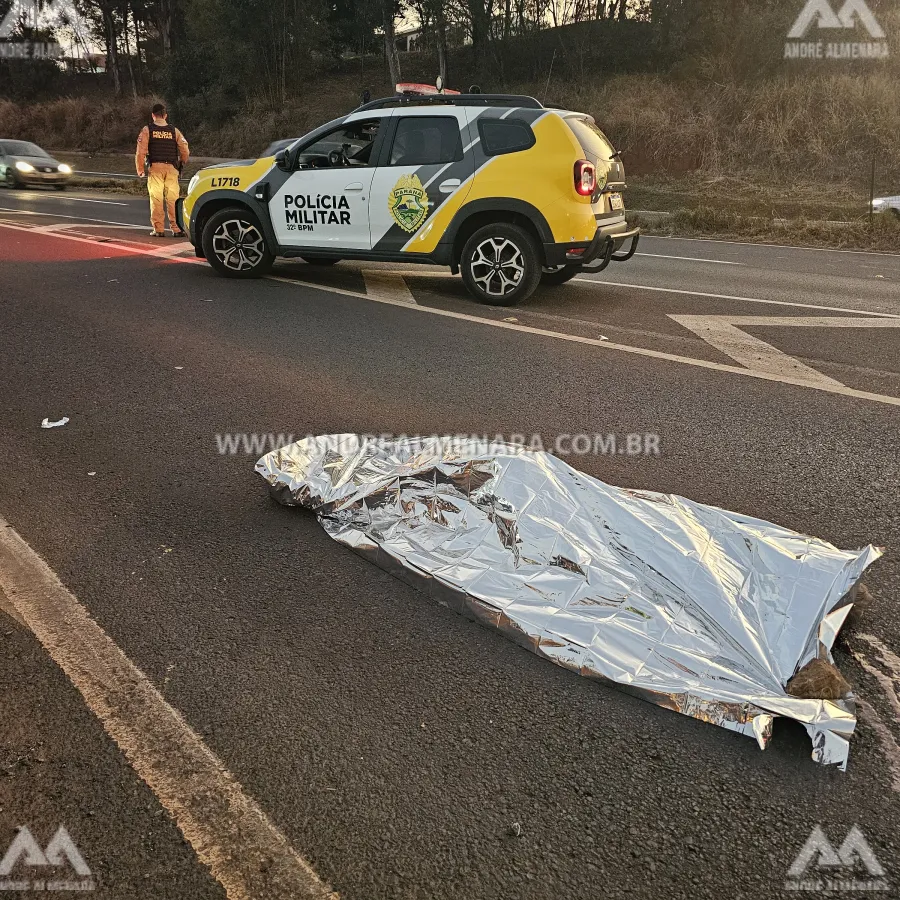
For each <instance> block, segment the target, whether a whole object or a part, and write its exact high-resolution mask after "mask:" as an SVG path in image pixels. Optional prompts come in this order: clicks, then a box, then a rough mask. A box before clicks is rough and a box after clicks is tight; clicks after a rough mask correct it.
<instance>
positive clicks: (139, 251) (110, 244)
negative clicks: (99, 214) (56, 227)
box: [0, 220, 208, 266]
mask: <svg viewBox="0 0 900 900" xmlns="http://www.w3.org/2000/svg"><path fill="white" fill-rule="evenodd" d="M0 228H8V229H10V230H11V231H22V232H24V233H26V234H34V233H35V232H38V233H42V232H41V230H40V229H39V228H35V227H34V226H31V225H28V226H23V225H12V224H10V223H9V222H4V221H2V220H0ZM43 233H44V234H46V235H47V236H48V237H55V238H62V239H63V240H66V241H75V242H76V243H78V244H93V245H94V246H95V247H104V248H105V249H107V250H124V251H125V252H127V253H134V254H136V255H137V256H153V257H156V258H157V259H159V258H160V253H158V252H157V250H159V249H161V248H155V247H148V248H147V249H144V247H143V246H139V245H138V244H136V243H129V244H120V243H117V242H116V241H115V240H97V238H90V237H82V236H81V235H75V234H65V233H63V232H61V231H51V232H43ZM162 258H163V259H167V260H168V256H166V255H165V254H162ZM171 262H180V263H195V264H196V263H199V264H200V265H204V266H205V265H208V263H207V262H206V260H205V259H198V258H197V257H193V256H175V257H172V258H171Z"/></svg>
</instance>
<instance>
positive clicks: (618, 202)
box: [609, 193, 625, 210]
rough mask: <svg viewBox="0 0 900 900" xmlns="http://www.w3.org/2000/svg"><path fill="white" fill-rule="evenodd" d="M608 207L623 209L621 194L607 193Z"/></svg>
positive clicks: (623, 202)
mask: <svg viewBox="0 0 900 900" xmlns="http://www.w3.org/2000/svg"><path fill="white" fill-rule="evenodd" d="M609 208H610V209H618V210H622V209H625V201H624V200H623V199H622V195H621V194H618V193H616V194H610V195H609Z"/></svg>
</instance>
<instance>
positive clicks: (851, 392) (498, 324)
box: [267, 275, 900, 406]
mask: <svg viewBox="0 0 900 900" xmlns="http://www.w3.org/2000/svg"><path fill="white" fill-rule="evenodd" d="M267 277H268V278H269V279H270V280H272V281H279V282H282V283H283V284H293V285H297V286H300V287H305V288H314V289H316V290H323V291H328V292H330V293H333V294H343V295H344V296H345V297H355V298H357V299H358V300H369V301H370V302H372V303H385V304H387V305H389V306H405V307H407V308H408V309H415V310H416V311H418V312H423V313H428V314H429V315H433V316H441V317H442V318H445V319H456V320H457V321H462V322H474V323H477V324H478V325H486V326H488V327H490V328H504V329H507V330H509V331H519V332H522V333H524V334H533V335H537V336H539V337H549V338H554V339H556V340H560V341H568V342H570V343H573V344H586V345H588V346H591V347H602V348H603V349H604V350H619V351H621V352H623V353H633V354H634V355H635V356H646V357H649V358H650V359H659V360H665V361H666V362H674V363H680V364H682V365H687V366H696V367H697V368H700V369H711V370H713V371H715V372H729V373H731V374H733V375H744V376H746V377H748V378H758V379H760V380H762V381H774V382H778V383H780V384H789V385H793V386H794V387H804V388H812V389H813V390H818V391H824V392H825V393H829V394H838V395H840V396H842V397H853V398H856V399H859V400H873V401H875V402H876V403H884V404H887V405H888V406H900V397H891V396H889V395H887V394H874V393H872V392H870V391H858V390H856V389H855V388H849V387H846V386H845V385H843V384H840V383H839V382H834V383H833V384H831V383H825V382H824V381H822V382H814V381H810V380H808V379H805V378H798V377H795V376H792V375H789V374H776V373H773V372H766V371H763V370H758V369H748V368H739V367H737V366H729V365H724V364H722V363H716V362H709V361H708V360H705V359H694V358H692V357H689V356H679V355H678V354H675V353H664V352H663V351H661V350H649V349H647V348H646V347H632V346H630V345H628V344H616V343H613V342H612V341H607V340H605V339H604V340H599V339H596V338H588V337H581V336H580V335H577V334H567V333H565V332H561V331H549V330H547V329H546V328H533V327H532V326H530V325H520V324H518V323H515V322H506V321H499V320H496V319H485V318H482V317H481V316H473V315H469V314H468V313H458V312H452V311H451V310H448V309H436V308H434V307H431V306H419V305H416V306H414V307H410V305H409V304H408V303H403V302H401V301H397V300H390V299H387V298H380V297H372V296H369V295H368V294H361V293H359V291H348V290H346V289H344V288H337V287H330V286H325V285H320V284H313V283H312V282H309V281H299V280H297V279H293V278H281V277H278V276H273V275H269V276H267ZM822 377H823V379H824V377H825V376H822Z"/></svg>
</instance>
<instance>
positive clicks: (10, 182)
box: [3, 166, 24, 189]
mask: <svg viewBox="0 0 900 900" xmlns="http://www.w3.org/2000/svg"><path fill="white" fill-rule="evenodd" d="M3 183H4V184H5V185H6V186H7V187H8V188H13V189H19V188H22V187H24V185H23V184H22V182H21V181H20V180H19V176H18V175H16V170H15V169H14V168H12V166H10V167H9V168H7V170H6V178H5V179H4V181H3Z"/></svg>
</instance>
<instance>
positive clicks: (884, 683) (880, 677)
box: [850, 649, 900, 723]
mask: <svg viewBox="0 0 900 900" xmlns="http://www.w3.org/2000/svg"><path fill="white" fill-rule="evenodd" d="M850 654H851V655H852V656H853V658H854V659H855V660H856V661H857V662H858V663H859V664H860V665H861V666H862V667H863V669H865V671H866V672H868V673H869V674H870V675H871V676H872V677H873V678H874V679H875V680H876V681H877V682H878V683H879V684H880V685H881V689H882V690H883V691H884V696H885V697H887V701H888V703H889V704H890V707H891V709H892V710H893V711H894V717H895V719H896V721H897V722H898V723H900V697H897V692H896V691H895V690H894V683H893V682H892V681H891V679H890V676H888V675H885V674H884V672H882V671H881V669H879V668H878V667H877V666H873V665H872V663H870V662H869V661H868V660H867V659H866V657H865V656H864V655H863V654H862V653H860V652H859V651H858V650H853V649H851V650H850Z"/></svg>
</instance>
